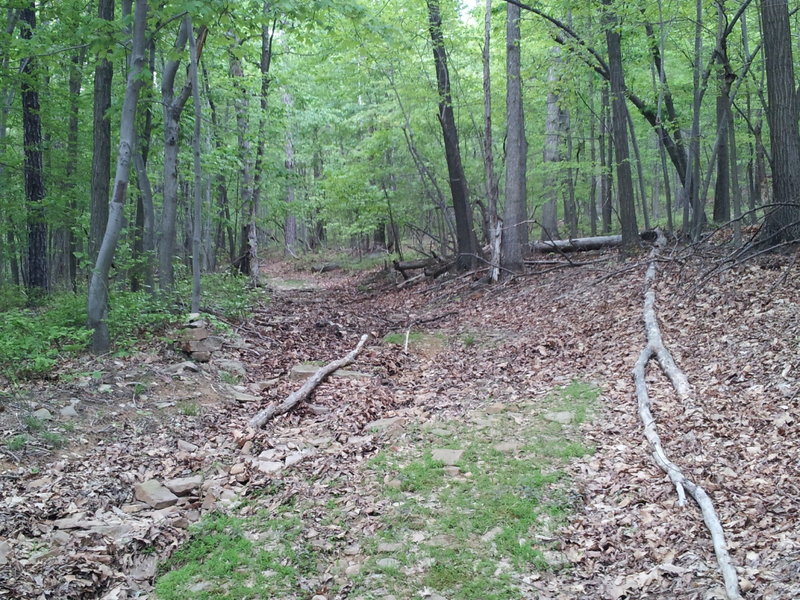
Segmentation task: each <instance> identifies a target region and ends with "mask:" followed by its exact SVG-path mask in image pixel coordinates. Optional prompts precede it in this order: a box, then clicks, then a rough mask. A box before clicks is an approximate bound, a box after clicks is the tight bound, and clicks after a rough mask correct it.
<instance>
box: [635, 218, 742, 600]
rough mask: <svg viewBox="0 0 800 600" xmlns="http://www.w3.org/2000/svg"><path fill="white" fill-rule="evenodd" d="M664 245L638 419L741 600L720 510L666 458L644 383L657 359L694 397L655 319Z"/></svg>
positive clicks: (686, 396) (732, 598) (649, 292)
mask: <svg viewBox="0 0 800 600" xmlns="http://www.w3.org/2000/svg"><path fill="white" fill-rule="evenodd" d="M664 242H665V239H664V236H663V234H661V233H660V232H659V233H658V239H657V241H656V245H655V247H654V248H653V250H652V251H651V253H650V257H649V259H648V263H649V265H648V267H647V272H646V273H645V278H644V282H645V295H644V311H643V313H644V326H645V333H646V335H647V345H646V346H645V348H644V349H643V350H642V351H641V353H640V354H639V359H638V360H637V361H636V366H635V367H634V370H633V378H634V381H635V383H636V397H637V400H638V405H639V417H640V418H641V420H642V424H643V425H644V436H645V438H646V439H647V443H648V444H649V446H650V450H651V453H652V456H653V459H654V460H655V462H656V464H657V465H658V466H659V467H660V468H661V470H662V471H664V472H665V473H666V474H667V476H668V477H669V479H670V481H672V484H673V485H674V486H675V490H676V492H677V494H678V505H679V506H684V505H685V504H686V493H687V492H688V494H689V495H690V496H691V497H692V498H693V499H694V501H695V502H697V505H698V506H699V507H700V511H701V512H702V514H703V521H704V522H705V524H706V527H707V528H708V530H709V532H710V533H711V541H712V544H713V546H714V554H715V555H716V557H717V565H718V566H719V569H720V572H721V573H722V579H723V581H724V583H725V592H726V595H727V597H728V600H739V599H741V597H742V596H741V594H740V593H739V580H738V577H737V575H736V568H735V567H734V566H733V562H732V561H731V557H730V554H729V553H728V546H727V543H726V541H725V532H724V531H723V529H722V524H721V523H720V520H719V516H718V515H717V511H716V510H715V509H714V504H713V503H712V501H711V498H710V497H709V495H708V493H706V491H705V490H704V489H703V488H702V487H700V486H699V485H697V484H696V483H694V482H692V481H690V480H688V479H686V476H685V475H684V474H683V472H682V471H681V470H680V468H679V467H678V466H677V465H676V464H675V463H673V462H672V461H671V460H670V459H669V458H667V455H666V453H665V452H664V447H663V446H662V444H661V437H660V436H659V434H658V430H657V429H656V420H655V417H653V413H652V403H651V401H650V396H649V394H648V393H647V382H646V380H645V377H646V375H647V363H649V362H650V360H651V359H653V358H655V359H656V362H658V364H659V366H660V367H661V370H662V371H663V372H664V375H666V377H667V379H669V381H670V383H671V384H672V387H673V389H674V390H675V391H676V393H677V394H678V397H679V398H680V399H681V400H682V401H684V402H689V401H690V397H691V388H690V386H689V381H688V379H687V378H686V375H685V374H684V373H683V371H681V369H680V368H679V367H678V365H677V364H675V361H674V360H673V358H672V354H671V353H670V351H669V350H668V349H667V347H666V346H665V345H664V340H663V338H662V337H661V329H660V328H659V326H658V319H657V318H656V311H655V301H656V292H655V286H654V283H655V278H656V263H657V257H658V250H659V248H661V247H662V246H663V245H664Z"/></svg>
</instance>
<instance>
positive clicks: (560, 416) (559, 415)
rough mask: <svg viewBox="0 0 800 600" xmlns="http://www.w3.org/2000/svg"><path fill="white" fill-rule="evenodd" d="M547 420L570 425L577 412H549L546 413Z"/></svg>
mask: <svg viewBox="0 0 800 600" xmlns="http://www.w3.org/2000/svg"><path fill="white" fill-rule="evenodd" d="M544 419H545V421H550V422H551V423H560V424H561V425H569V424H570V423H572V421H573V420H575V413H574V412H571V411H569V410H562V411H559V412H549V413H546V414H545V415H544Z"/></svg>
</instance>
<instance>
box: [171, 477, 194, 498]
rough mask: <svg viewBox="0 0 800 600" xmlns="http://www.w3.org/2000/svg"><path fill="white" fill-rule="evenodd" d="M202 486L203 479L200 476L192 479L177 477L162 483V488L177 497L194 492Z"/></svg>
mask: <svg viewBox="0 0 800 600" xmlns="http://www.w3.org/2000/svg"><path fill="white" fill-rule="evenodd" d="M202 484H203V478H202V477H201V476H200V475H194V476H192V477H178V478H176V479H170V480H168V481H165V482H164V487H166V488H167V489H169V491H171V492H172V493H173V494H176V495H178V496H185V495H186V494H188V493H189V492H191V491H192V490H196V489H197V488H199V487H200V486H201V485H202Z"/></svg>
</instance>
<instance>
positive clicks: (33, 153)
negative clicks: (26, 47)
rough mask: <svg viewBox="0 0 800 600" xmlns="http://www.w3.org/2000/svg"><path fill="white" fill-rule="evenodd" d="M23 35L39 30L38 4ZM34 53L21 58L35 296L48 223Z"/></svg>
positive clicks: (44, 266)
mask: <svg viewBox="0 0 800 600" xmlns="http://www.w3.org/2000/svg"><path fill="white" fill-rule="evenodd" d="M20 26H21V37H22V39H23V40H30V39H31V38H32V37H33V32H34V30H35V29H36V8H35V3H34V2H30V3H29V4H28V6H26V7H25V8H23V9H22V10H21V11H20ZM35 63H36V59H35V57H34V56H29V57H26V58H23V59H22V64H21V68H20V71H21V72H22V84H21V92H22V129H23V147H24V150H25V162H24V166H23V173H24V177H25V198H26V203H27V209H28V279H27V286H28V288H29V289H30V290H31V292H33V293H34V294H35V295H38V294H43V293H44V292H45V291H47V289H48V284H49V281H48V270H49V267H48V260H47V224H46V222H45V215H44V207H43V206H42V203H43V200H44V197H45V189H44V173H43V172H42V170H43V165H42V119H41V115H40V107H39V92H38V90H37V89H36V87H35V85H36V84H35V81H36V75H35Z"/></svg>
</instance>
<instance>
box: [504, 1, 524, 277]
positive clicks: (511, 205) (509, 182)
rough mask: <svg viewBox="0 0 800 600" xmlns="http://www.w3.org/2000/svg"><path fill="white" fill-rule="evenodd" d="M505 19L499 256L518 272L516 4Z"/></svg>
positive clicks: (520, 151)
mask: <svg viewBox="0 0 800 600" xmlns="http://www.w3.org/2000/svg"><path fill="white" fill-rule="evenodd" d="M506 20H507V21H506V132H507V133H506V205H505V213H504V215H503V223H504V229H505V231H504V235H503V238H502V246H501V247H502V252H501V257H502V265H503V268H504V269H506V270H508V271H511V272H512V273H522V272H523V271H524V270H525V263H524V262H523V258H524V249H525V248H526V247H527V245H528V198H527V161H528V141H527V139H526V138H525V113H524V111H523V109H522V79H521V76H520V31H519V20H520V9H519V7H518V6H514V5H513V4H509V5H508V6H506Z"/></svg>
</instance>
